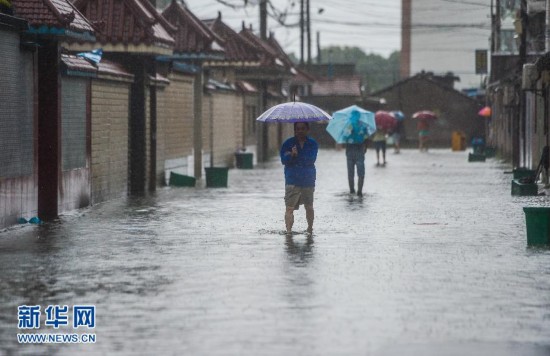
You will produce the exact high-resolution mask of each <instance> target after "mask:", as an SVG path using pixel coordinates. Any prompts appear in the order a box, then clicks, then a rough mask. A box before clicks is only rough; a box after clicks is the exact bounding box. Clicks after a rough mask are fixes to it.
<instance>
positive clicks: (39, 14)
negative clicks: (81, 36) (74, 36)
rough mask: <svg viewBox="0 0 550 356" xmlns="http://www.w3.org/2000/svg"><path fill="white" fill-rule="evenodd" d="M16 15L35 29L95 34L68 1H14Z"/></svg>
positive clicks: (88, 23)
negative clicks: (55, 29) (45, 28)
mask: <svg viewBox="0 0 550 356" xmlns="http://www.w3.org/2000/svg"><path fill="white" fill-rule="evenodd" d="M13 9H14V15H15V16H17V17H21V18H23V19H25V20H27V21H28V22H29V25H31V26H33V27H41V26H47V27H53V28H58V29H59V28H60V29H68V30H71V31H75V32H89V33H93V32H94V29H93V27H92V25H91V24H90V22H88V20H87V19H86V18H85V17H84V16H82V14H81V13H80V12H79V11H78V10H77V9H76V7H75V6H74V5H73V4H71V3H70V2H69V1H68V0H13Z"/></svg>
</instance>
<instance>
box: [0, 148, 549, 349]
mask: <svg viewBox="0 0 550 356" xmlns="http://www.w3.org/2000/svg"><path fill="white" fill-rule="evenodd" d="M467 155H468V154H467V152H451V150H450V149H448V150H432V151H430V152H428V153H420V152H418V151H417V150H402V153H401V154H399V155H395V154H393V153H392V151H391V150H390V151H388V162H389V163H388V165H387V166H386V167H384V168H379V167H375V164H374V163H375V153H374V151H373V150H369V151H368V152H367V161H366V168H367V173H366V181H365V191H366V195H365V197H364V198H363V199H362V200H360V199H358V198H357V197H350V196H349V195H348V193H347V191H348V188H347V176H346V161H345V154H344V152H343V151H335V150H321V151H320V153H319V157H318V161H317V177H318V179H317V187H316V193H315V204H314V206H315V214H316V216H315V223H314V234H313V237H312V238H308V237H307V236H306V235H305V229H306V227H307V225H306V221H305V211H304V209H303V207H302V208H301V209H300V210H299V211H298V212H296V213H295V224H294V231H295V232H296V233H295V234H294V235H293V236H292V237H286V236H285V234H284V221H283V215H284V202H283V196H284V177H283V173H282V170H283V168H282V166H281V164H280V162H279V161H278V160H277V159H274V160H273V161H272V162H270V163H268V164H266V165H265V167H263V168H262V167H255V169H253V170H237V169H231V170H230V171H229V188H227V189H225V188H218V189H207V188H171V187H167V188H160V189H159V190H158V191H157V192H156V193H155V195H154V196H153V197H148V198H132V199H124V200H119V201H115V202H109V203H106V204H101V205H96V206H94V207H92V208H89V209H84V210H79V211H77V212H75V213H73V214H69V215H64V216H62V217H61V218H60V220H59V221H57V222H54V223H48V224H44V225H39V226H37V225H25V226H18V227H14V228H10V229H7V230H4V231H2V232H0V267H1V271H2V275H1V277H0V355H21V354H38V353H39V354H42V355H44V354H51V355H74V354H75V353H78V354H94V355H95V354H98V355H152V354H155V353H158V354H167V355H336V354H338V355H404V354H413V355H465V354H468V355H478V354H479V355H486V354H495V355H497V354H498V355H549V354H550V249H548V248H529V247H527V244H526V228H525V217H524V213H523V210H522V208H523V207H524V206H538V205H545V206H547V205H548V201H549V200H548V199H549V198H548V197H545V196H538V197H513V196H511V195H510V182H511V179H512V176H511V174H505V171H511V167H510V166H508V165H504V164H501V163H499V162H498V161H497V160H494V159H489V160H488V161H487V162H485V163H468V162H467ZM78 304H85V305H95V306H96V327H95V330H94V332H95V334H96V335H97V340H96V343H95V344H35V345H30V344H25V345H24V344H19V343H18V341H17V337H16V334H17V333H19V332H20V331H19V330H18V328H17V326H18V315H17V310H18V309H17V307H18V306H20V305H41V306H42V308H43V309H45V307H46V306H47V305H69V306H73V305H78ZM61 329H62V328H60V330H61ZM67 330H69V328H67ZM38 332H52V329H51V328H47V327H44V326H42V327H41V329H40V330H38ZM68 332H71V331H68Z"/></svg>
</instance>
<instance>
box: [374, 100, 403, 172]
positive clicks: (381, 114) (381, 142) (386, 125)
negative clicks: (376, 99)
mask: <svg viewBox="0 0 550 356" xmlns="http://www.w3.org/2000/svg"><path fill="white" fill-rule="evenodd" d="M374 119H375V121H376V132H375V133H374V136H373V137H372V142H373V143H374V148H375V149H376V165H377V166H380V151H382V165H383V166H385V165H386V135H387V133H388V131H391V130H392V129H393V128H394V127H395V123H396V121H397V120H396V119H395V117H393V115H392V114H391V113H389V112H387V111H383V110H378V111H377V112H376V113H375V114H374Z"/></svg>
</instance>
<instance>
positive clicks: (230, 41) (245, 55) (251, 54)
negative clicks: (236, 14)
mask: <svg viewBox="0 0 550 356" xmlns="http://www.w3.org/2000/svg"><path fill="white" fill-rule="evenodd" d="M203 22H204V23H205V24H206V25H207V26H208V27H209V28H210V29H211V30H212V31H213V32H214V33H216V34H217V35H218V36H219V37H221V38H222V39H223V40H224V48H225V58H226V60H229V61H239V62H243V61H244V62H259V61H260V59H261V58H260V52H259V51H258V49H257V48H256V47H255V46H254V45H253V44H252V43H250V42H248V41H246V40H245V39H244V38H243V37H242V36H240V35H239V34H238V33H237V32H235V31H233V30H232V29H231V28H230V27H229V26H227V25H226V24H225V23H223V21H222V19H221V15H220V16H218V17H217V18H216V19H214V20H204V21H203Z"/></svg>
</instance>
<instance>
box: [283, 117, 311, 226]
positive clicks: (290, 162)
mask: <svg viewBox="0 0 550 356" xmlns="http://www.w3.org/2000/svg"><path fill="white" fill-rule="evenodd" d="M308 133H309V123H307V122H295V123H294V137H290V138H289V139H287V140H286V141H285V142H284V143H283V145H282V147H281V153H280V154H281V162H282V163H283V165H284V166H285V170H284V173H285V206H286V211H285V225H286V233H287V234H292V225H294V210H298V208H299V206H300V205H302V204H303V205H304V208H305V209H306V220H307V233H308V234H312V233H313V219H314V211H313V193H314V191H315V178H316V170H315V160H316V159H317V152H318V151H319V145H318V144H317V142H315V140H314V139H312V138H310V137H308V136H307V134H308Z"/></svg>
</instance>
